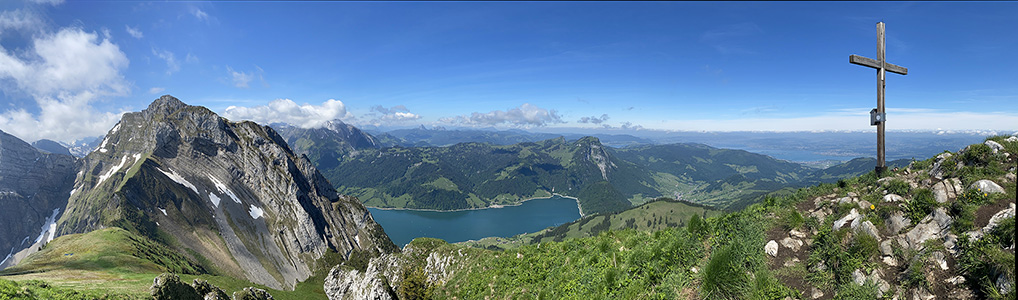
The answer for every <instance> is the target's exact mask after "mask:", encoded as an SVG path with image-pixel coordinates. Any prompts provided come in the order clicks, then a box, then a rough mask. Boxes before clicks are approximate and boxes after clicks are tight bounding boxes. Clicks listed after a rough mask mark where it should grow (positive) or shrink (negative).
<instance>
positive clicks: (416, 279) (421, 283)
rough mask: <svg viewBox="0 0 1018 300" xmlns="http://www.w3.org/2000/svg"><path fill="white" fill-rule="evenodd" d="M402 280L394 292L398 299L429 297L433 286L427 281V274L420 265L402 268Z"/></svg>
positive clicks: (433, 288)
mask: <svg viewBox="0 0 1018 300" xmlns="http://www.w3.org/2000/svg"><path fill="white" fill-rule="evenodd" d="M401 277H402V278H403V282H402V283H401V284H400V285H399V289H398V290H397V291H396V293H398V294H399V299H431V297H432V293H433V292H434V290H435V287H434V286H432V285H431V284H430V283H428V275H427V274H425V273H424V268H421V266H407V267H405V268H403V274H402V276H401Z"/></svg>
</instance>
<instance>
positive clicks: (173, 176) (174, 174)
mask: <svg viewBox="0 0 1018 300" xmlns="http://www.w3.org/2000/svg"><path fill="white" fill-rule="evenodd" d="M156 170H158V171H159V173H163V175H166V177H169V178H170V180H173V181H174V182H176V183H179V184H180V185H183V186H185V187H187V188H190V189H191V190H192V191H194V193H195V194H197V193H198V188H195V187H194V185H193V184H191V182H190V181H187V179H184V177H181V176H180V175H178V174H177V172H173V170H170V172H169V173H167V172H166V171H163V170H160V169H156ZM216 205H219V202H218V201H216Z"/></svg>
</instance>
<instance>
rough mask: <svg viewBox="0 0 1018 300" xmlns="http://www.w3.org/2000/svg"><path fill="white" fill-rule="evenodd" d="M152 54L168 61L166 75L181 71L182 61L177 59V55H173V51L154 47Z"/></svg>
mask: <svg viewBox="0 0 1018 300" xmlns="http://www.w3.org/2000/svg"><path fill="white" fill-rule="evenodd" d="M152 55H155V56H156V57H158V58H160V59H162V60H163V61H166V75H173V73H176V72H177V71H180V62H178V61H177V57H176V56H175V55H173V52H170V51H169V50H159V49H156V48H154V47H153V48H152Z"/></svg>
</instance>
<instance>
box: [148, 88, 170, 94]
mask: <svg viewBox="0 0 1018 300" xmlns="http://www.w3.org/2000/svg"><path fill="white" fill-rule="evenodd" d="M165 90H166V89H164V88H161V87H152V88H150V89H148V93H149V94H158V93H162V92H163V91H165Z"/></svg>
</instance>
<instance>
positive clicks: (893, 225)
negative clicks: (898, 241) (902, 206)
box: [884, 210, 912, 234]
mask: <svg viewBox="0 0 1018 300" xmlns="http://www.w3.org/2000/svg"><path fill="white" fill-rule="evenodd" d="M884 224H886V225H887V230H888V231H890V232H891V234H898V232H900V231H901V229H903V228H905V227H908V226H909V225H912V220H909V219H907V218H905V214H904V213H902V212H901V211H898V210H896V211H894V212H891V216H889V217H887V220H886V221H885V222H884Z"/></svg>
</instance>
